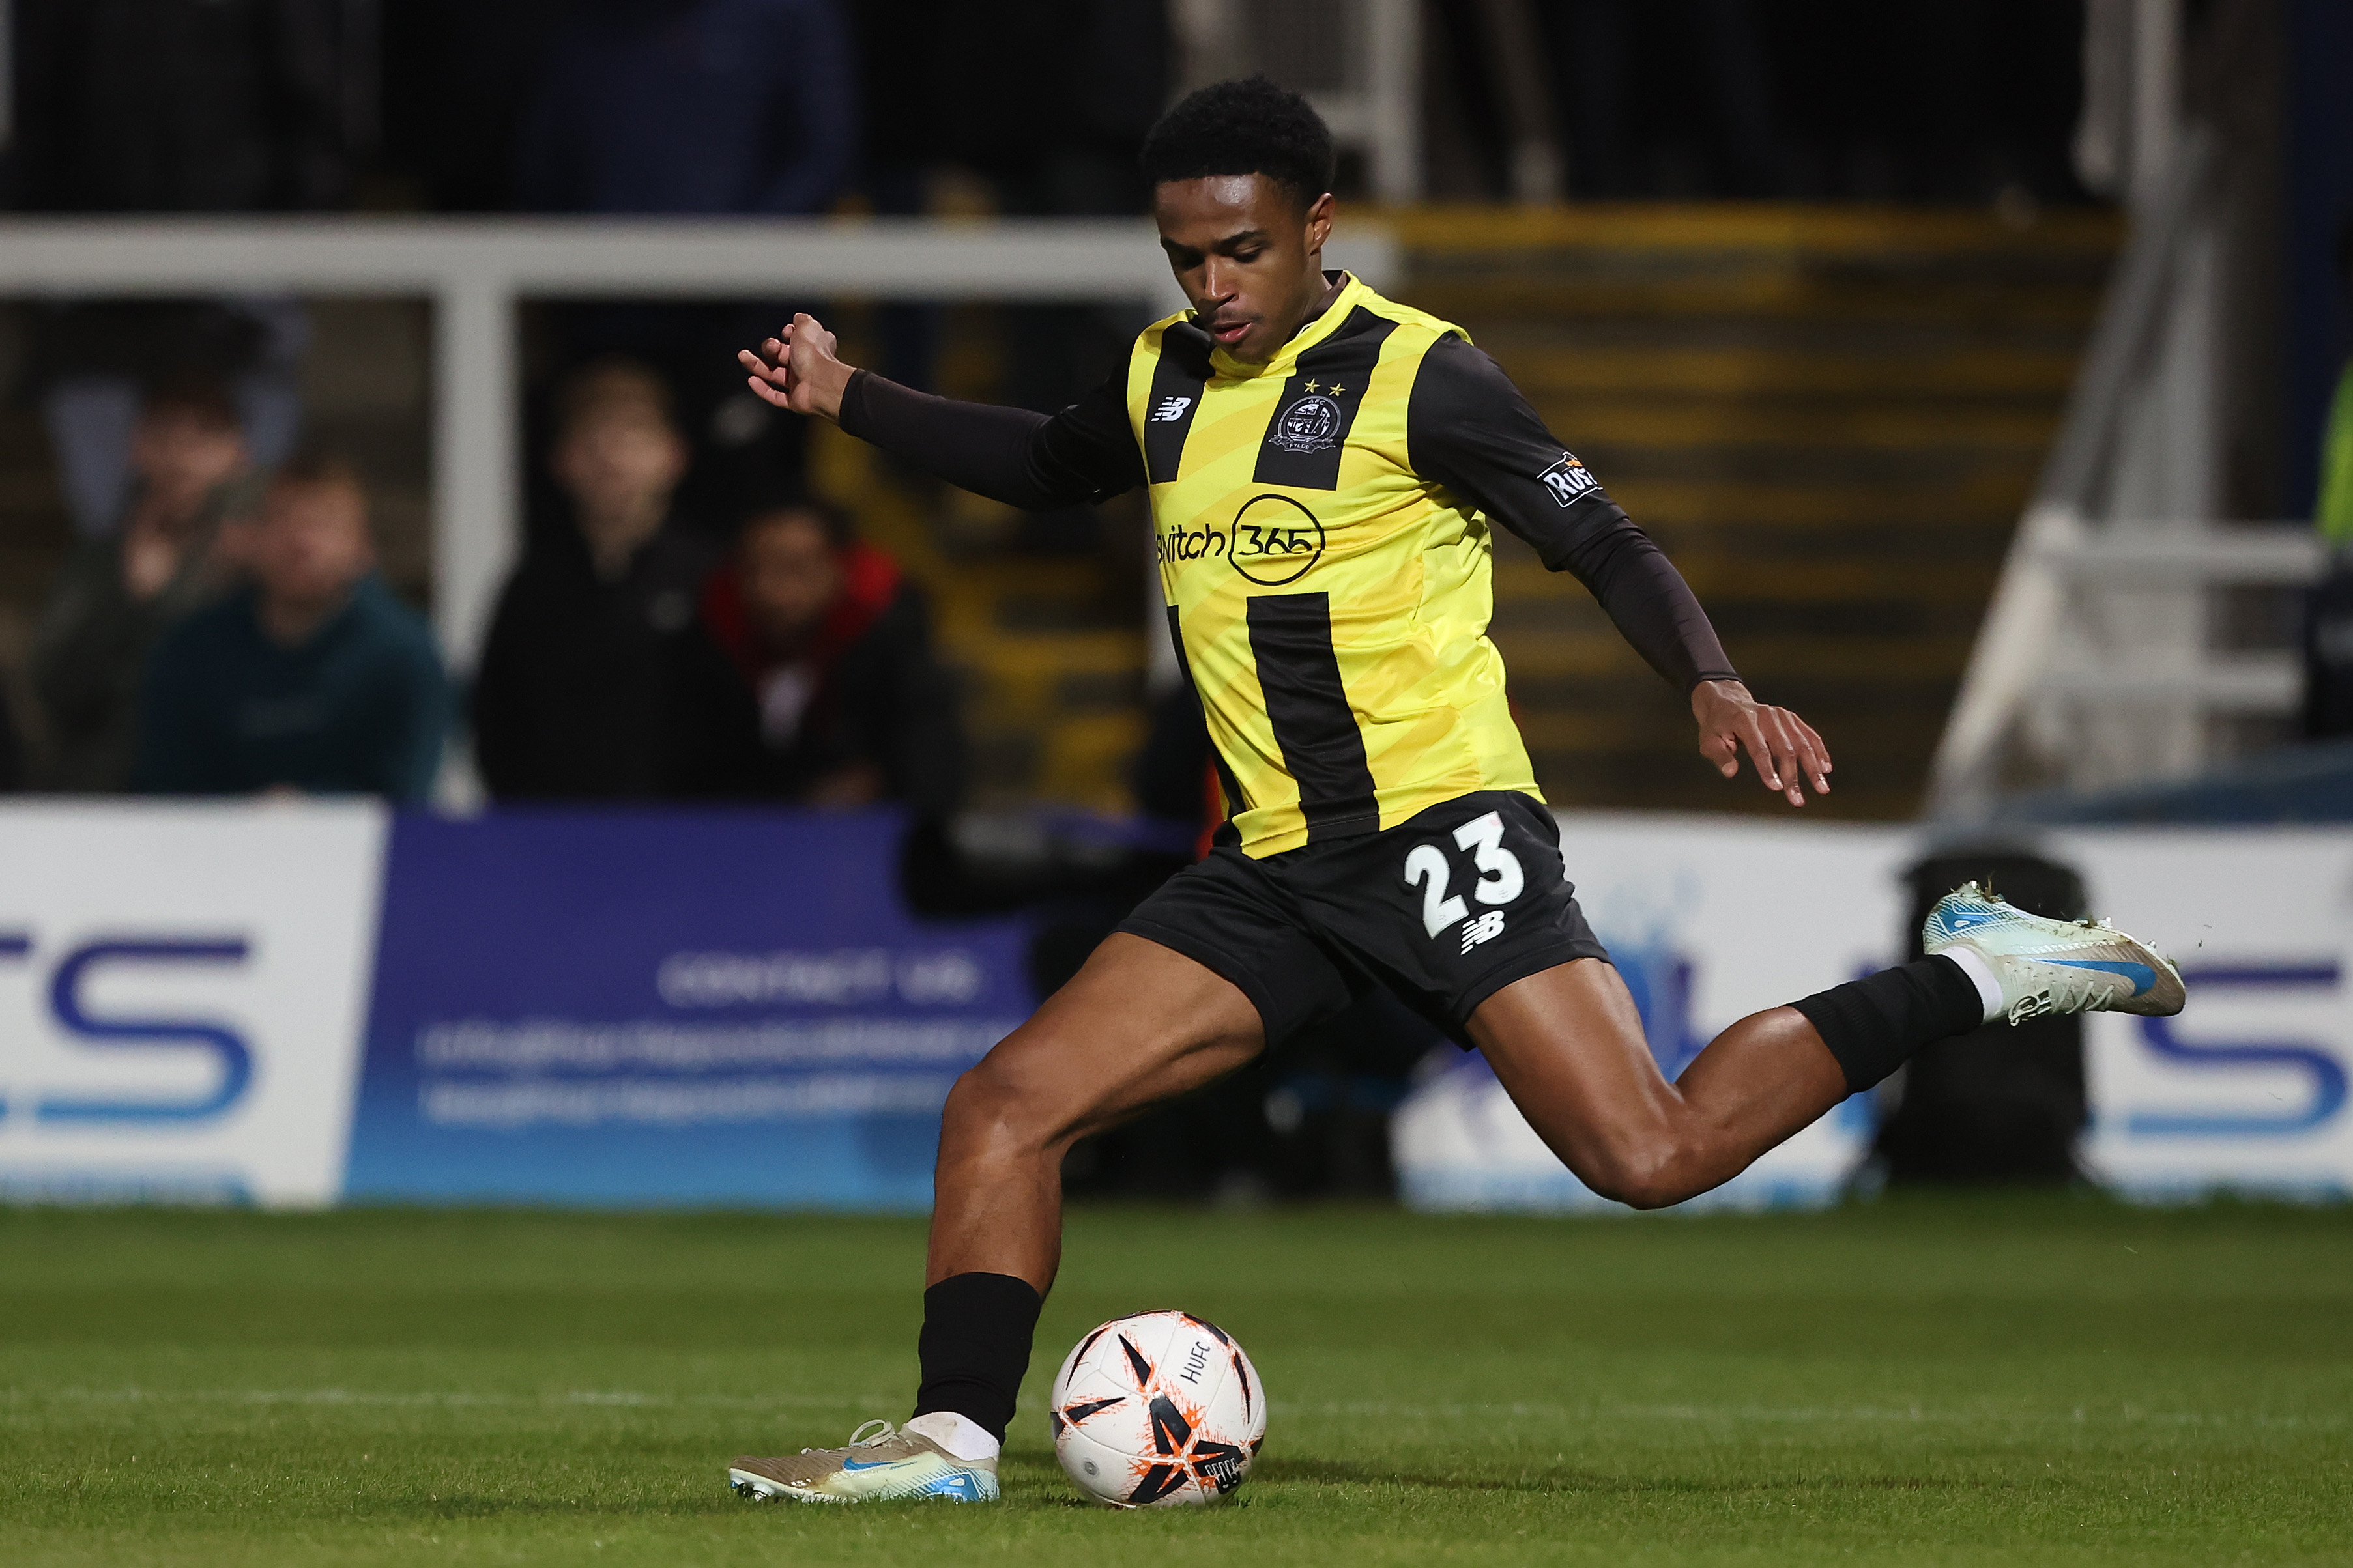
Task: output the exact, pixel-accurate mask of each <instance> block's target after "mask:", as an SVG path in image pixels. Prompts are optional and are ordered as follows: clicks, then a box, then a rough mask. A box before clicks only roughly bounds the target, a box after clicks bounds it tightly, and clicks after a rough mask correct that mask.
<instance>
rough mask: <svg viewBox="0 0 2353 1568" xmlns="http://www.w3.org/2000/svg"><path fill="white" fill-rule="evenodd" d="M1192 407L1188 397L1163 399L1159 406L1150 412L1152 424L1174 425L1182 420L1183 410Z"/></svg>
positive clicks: (1191, 401)
mask: <svg viewBox="0 0 2353 1568" xmlns="http://www.w3.org/2000/svg"><path fill="white" fill-rule="evenodd" d="M1192 406H1193V400H1192V399H1191V398H1189V397H1164V398H1162V399H1161V400H1160V403H1159V405H1158V406H1157V407H1155V408H1154V409H1153V411H1152V419H1153V423H1155V424H1156V425H1174V424H1176V421H1178V420H1179V419H1182V418H1184V417H1185V410H1187V408H1190V407H1192Z"/></svg>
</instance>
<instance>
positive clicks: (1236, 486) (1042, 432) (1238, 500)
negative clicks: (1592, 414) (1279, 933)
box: [842, 277, 1732, 857]
mask: <svg viewBox="0 0 2353 1568" xmlns="http://www.w3.org/2000/svg"><path fill="white" fill-rule="evenodd" d="M1335 283H1336V284H1337V285H1338V288H1337V292H1336V294H1335V297H1334V298H1333V299H1332V300H1331V302H1330V304H1329V305H1328V306H1327V307H1326V308H1325V309H1324V310H1322V311H1321V312H1320V313H1319V314H1317V315H1316V316H1315V317H1314V318H1313V319H1311V320H1310V321H1308V322H1306V323H1305V324H1304V325H1303V327H1301V329H1300V330H1299V331H1298V332H1297V333H1296V334H1294V335H1293V338H1292V339H1291V341H1290V342H1288V343H1286V344H1285V345H1284V346H1283V347H1282V350H1281V351H1280V352H1279V353H1276V354H1275V355H1274V356H1273V357H1272V358H1271V360H1269V361H1268V362H1267V363H1264V364H1245V363H1240V362H1238V361H1235V360H1233V359H1232V358H1230V357H1229V356H1228V355H1227V354H1226V353H1224V352H1223V351H1222V350H1219V349H1217V348H1215V347H1214V345H1213V344H1212V342H1211V341H1210V339H1209V337H1208V334H1207V333H1206V332H1204V331H1201V330H1200V329H1199V328H1198V326H1195V325H1194V324H1192V322H1191V321H1190V319H1189V318H1188V317H1186V316H1174V317H1170V318H1169V319H1168V320H1166V321H1160V322H1157V323H1155V324H1154V325H1153V326H1151V327H1149V328H1147V329H1145V331H1144V332H1143V333H1142V334H1141V335H1139V336H1138V337H1137V339H1136V341H1135V343H1134V347H1133V349H1132V350H1131V352H1130V353H1129V356H1128V360H1127V363H1126V364H1125V366H1124V368H1123V370H1122V371H1120V372H1119V373H1116V374H1113V376H1112V377H1111V378H1110V379H1109V380H1108V381H1106V383H1105V384H1103V386H1102V387H1100V388H1098V389H1097V390H1096V392H1095V393H1093V394H1092V395H1090V396H1089V397H1088V398H1087V399H1085V400H1082V402H1081V403H1079V404H1076V405H1072V406H1071V407H1070V408H1067V409H1065V410H1063V411H1062V412H1061V413H1060V414H1059V415H1055V416H1051V417H1050V418H1049V417H1047V416H1039V415H1034V414H1029V413H1025V412H1023V411H1020V410H1011V409H987V408H982V407H979V406H978V405H968V404H948V403H945V402H944V400H941V399H936V398H929V397H924V396H923V395H920V394H915V393H911V392H908V391H907V390H906V389H904V388H902V387H896V386H893V385H892V384H890V383H888V382H884V381H881V379H880V378H877V377H872V376H870V375H869V374H867V373H865V372H860V373H859V374H858V375H857V376H855V377H854V378H853V379H852V382H851V384H850V387H849V393H848V394H847V395H845V398H844V401H843V407H842V426H843V427H844V428H845V429H847V430H849V431H850V433H851V434H853V435H859V436H864V437H868V438H870V439H873V440H876V441H878V442H879V443H880V444H881V445H883V446H886V447H891V448H892V449H893V450H898V451H903V452H906V453H907V454H908V455H909V456H912V457H914V458H917V459H918V460H920V461H923V462H924V463H925V464H926V465H927V466H929V467H931V468H933V469H934V472H938V473H940V474H941V475H942V476H943V477H944V478H946V479H951V480H953V481H955V482H956V483H959V484H963V485H965V486H966V487H967V488H970V489H976V490H980V491H981V492H982V493H985V494H991V495H996V496H998V497H1000V498H1001V499H1004V500H1011V501H1014V502H1015V503H1016V504H1026V505H1032V506H1035V505H1044V504H1050V503H1054V502H1068V501H1071V500H1082V499H1086V500H1094V499H1101V498H1103V497H1104V496H1108V495H1111V494H1113V493H1116V492H1118V491H1120V490H1124V489H1131V488H1133V487H1134V486H1135V485H1136V484H1138V483H1142V484H1145V485H1146V486H1148V487H1149V493H1150V496H1151V503H1152V521H1153V532H1154V537H1155V542H1156V551H1157V554H1158V559H1159V563H1160V581H1161V586H1162V588H1163V591H1164V593H1165V595H1166V603H1167V613H1168V623H1169V628H1170V632H1171V634H1172V636H1173V637H1175V638H1176V647H1177V650H1178V653H1179V657H1180V658H1181V659H1182V661H1183V664H1184V666H1185V668H1186V671H1187V675H1188V677H1189V678H1190V679H1191V680H1192V682H1193V685H1194V688H1195V689H1196V690H1197V691H1198V694H1199V696H1200V700H1201V707H1202V710H1203V713H1204V716H1205V718H1206V719H1207V721H1208V731H1209V738H1210V741H1211V743H1212V745H1213V747H1214V749H1215V752H1216V755H1217V757H1218V759H1219V778H1220V781H1221V783H1222V785H1223V788H1224V792H1225V795H1226V801H1227V807H1228V810H1229V813H1230V815H1231V828H1232V830H1233V832H1234V833H1235V834H1236V835H1238V836H1239V840H1240V846H1241V847H1242V849H1243V850H1244V852H1245V853H1248V854H1250V855H1251V856H1254V857H1263V856H1267V855H1274V854H1280V853H1282V851H1284V850H1287V849H1292V848H1294V847H1298V846H1300V845H1302V844H1305V843H1308V842H1311V841H1314V840H1320V839H1324V838H1326V837H1345V836H1348V835H1353V834H1360V833H1371V832H1376V831H1378V830H1379V829H1381V828H1384V827H1389V826H1396V825H1397V824H1398V823H1399V822H1402V821H1404V820H1405V819H1406V818H1408V817H1409V816H1413V815H1415V814H1416V813H1417V812H1419V811H1422V810H1424V809H1426V808H1428V807H1430V806H1432V805H1439V804H1440V803H1441V802H1444V801H1448V800H1451V799H1454V798H1456V797H1458V796H1461V795H1469V794H1471V793H1472V792H1474V791H1478V790H1495V789H1503V790H1515V791H1519V792H1521V793H1524V794H1525V795H1531V796H1535V798H1537V799H1539V800H1541V799H1542V798H1543V796H1542V795H1541V794H1540V792H1539V791H1538V790H1537V787H1536V782H1535V773H1534V771H1533V769H1532V768H1531V766H1530V764H1529V761H1528V754H1527V750H1526V748H1525V745H1524V744H1523V743H1522V742H1521V739H1520V735H1519V731H1518V729H1517V727H1516V726H1515V725H1514V723H1513V721H1512V716H1511V711H1510V709H1509V707H1508V705H1507V702H1506V699H1505V695H1504V661H1503V657H1502V655H1501V654H1499V653H1498V652H1497V651H1496V648H1495V646H1494V644H1493V642H1491V641H1490V640H1489V639H1488V637H1487V624H1488V621H1489V619H1490V617H1491V615H1492V613H1493V587H1492V570H1491V568H1492V556H1493V542H1492V538H1491V535H1490V532H1489V527H1490V522H1491V520H1493V521H1502V522H1503V523H1504V525H1505V526H1507V527H1510V528H1511V529H1513V531H1514V532H1517V533H1519V534H1520V535H1521V536H1522V537H1524V538H1525V539H1527V540H1528V541H1529V542H1531V543H1532V544H1534V545H1535V547H1536V549H1537V551H1538V552H1539V553H1540V554H1541V555H1542V556H1543V558H1544V560H1545V562H1546V564H1547V565H1549V566H1552V567H1554V568H1555V569H1556V570H1563V569H1565V570H1569V571H1573V572H1575V573H1576V574H1577V576H1578V577H1579V578H1580V579H1581V580H1583V581H1584V582H1586V583H1587V584H1588V586H1590V587H1591V588H1593V590H1594V592H1595V594H1596V595H1597V597H1599V599H1600V600H1601V602H1602V603H1603V605H1604V606H1605V607H1606V608H1608V609H1609V612H1610V614H1611V616H1612V618H1613V619H1614V620H1616V621H1617V623H1618V625H1619V626H1620V628H1621V630H1623V631H1624V632H1625V633H1626V635H1627V637H1628V638H1629V640H1630V641H1631V642H1632V643H1633V644H1634V645H1635V647H1637V648H1638V649H1639V650H1640V651H1641V652H1642V654H1643V655H1644V657H1645V658H1649V659H1650V660H1651V663H1652V665H1653V666H1654V667H1655V668H1658V669H1659V670H1660V671H1661V673H1662V674H1663V675H1666V676H1667V677H1668V678H1669V679H1672V680H1675V681H1677V682H1678V683H1679V684H1681V685H1682V686H1683V687H1684V688H1686V689H1688V688H1689V687H1690V686H1691V685H1693V684H1695V683H1696V682H1697V681H1699V680H1701V679H1716V678H1730V677H1731V675H1732V670H1731V667H1730V665H1729V663H1728V661H1726V660H1725V657H1724V654H1723V650H1722V648H1721V647H1719V646H1718V645H1717V644H1716V641H1715V634H1714V632H1713V631H1712V630H1710V629H1709V627H1708V626H1707V621H1706V617H1705V616H1704V615H1703V614H1702V613H1701V612H1700V610H1699V606H1698V605H1697V603H1696V602H1695V601H1694V600H1693V599H1692V596H1691V594H1690V591H1689V589H1688V588H1686V587H1685V586H1684V585H1683V580H1682V578H1681V576H1680V575H1679V574H1676V573H1675V571H1674V569H1673V567H1672V565H1670V564H1669V563H1667V561H1666V559H1665V558H1664V557H1663V556H1662V555H1661V554H1660V553H1659V552H1658V551H1657V549H1656V548H1655V547H1654V546H1653V545H1651V542H1650V541H1649V540H1648V539H1647V538H1646V537H1645V536H1644V535H1643V534H1642V533H1641V530H1639V529H1637V528H1635V527H1634V526H1633V525H1632V524H1631V523H1630V521H1627V519H1626V516H1625V513H1624V512H1623V511H1621V510H1619V508H1618V507H1617V506H1616V504H1615V503H1614V502H1612V501H1611V500H1609V496H1608V495H1607V494H1606V493H1605V492H1604V491H1603V489H1601V487H1600V485H1599V483H1598V482H1597V481H1596V480H1595V479H1594V477H1593V476H1592V474H1591V473H1589V472H1588V470H1587V469H1586V468H1585V467H1584V465H1583V464H1582V463H1580V462H1579V461H1578V460H1577V458H1575V457H1573V456H1572V455H1570V453H1569V452H1568V451H1567V449H1566V448H1564V447H1562V446H1561V445H1560V443H1559V442H1558V441H1556V439H1554V438H1553V437H1552V436H1551V435H1550V433H1549V432H1547V431H1546V429H1545V427H1544V425H1543V422H1542V421H1541V420H1540V419H1538V418H1537V417H1536V416H1535V412H1534V411H1533V410H1532V409H1530V408H1529V407H1528V405H1527V403H1526V400H1525V398H1523V397H1522V396H1521V395H1519V393H1518V391H1517V389H1516V388H1514V386H1513V385H1512V384H1511V382H1510V381H1509V380H1508V379H1507V378H1506V377H1505V376H1504V374H1503V373H1502V372H1501V371H1500V370H1499V369H1497V368H1496V366H1495V364H1494V363H1493V361H1492V360H1490V359H1488V358H1487V356H1486V355H1485V354H1483V353H1480V352H1479V351H1478V350H1476V349H1475V348H1473V347H1472V346H1471V343H1470V340H1469V337H1468V335H1467V334H1466V333H1464V332H1463V331H1462V330H1461V328H1459V327H1456V326H1453V325H1452V324H1451V323H1449V322H1446V321H1440V320H1439V319H1438V318H1436V317H1434V316H1431V315H1429V314H1427V313H1425V312H1423V311H1420V310H1414V309H1412V308H1411V307H1409V306H1405V305H1400V304H1398V303H1397V302H1395V301H1394V300H1387V299H1384V298H1383V297H1382V296H1380V295H1379V294H1377V293H1376V292H1374V291H1373V290H1372V289H1369V288H1367V287H1366V286H1365V285H1364V284H1363V283H1362V282H1361V281H1359V280H1357V279H1352V278H1341V277H1335Z"/></svg>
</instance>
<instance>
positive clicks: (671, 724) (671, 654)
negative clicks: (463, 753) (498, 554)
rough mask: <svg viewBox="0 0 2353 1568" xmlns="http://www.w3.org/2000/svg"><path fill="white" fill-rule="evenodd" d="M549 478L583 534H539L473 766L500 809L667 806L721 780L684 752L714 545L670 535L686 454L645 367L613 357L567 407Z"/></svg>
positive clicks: (501, 640)
mask: <svg viewBox="0 0 2353 1568" xmlns="http://www.w3.org/2000/svg"><path fill="white" fill-rule="evenodd" d="M556 423H557V427H556V436H555V443H554V450H553V452H552V453H551V455H550V458H549V464H548V466H549V468H550V470H551V471H552V472H553V474H554V479H555V482H556V486H557V488H558V489H559V490H561V491H562V492H563V494H564V496H565V500H566V501H567V502H568V510H569V512H570V519H569V524H570V525H569V526H566V527H561V528H554V529H549V530H546V531H543V532H541V533H539V534H537V535H535V536H534V537H533V540H532V542H531V544H530V546H529V548H528V549H527V550H526V552H524V555H523V560H522V564H521V565H520V566H518V567H517V568H516V569H515V574H514V575H513V576H512V578H511V579H509V581H508V583H507V585H506V590H505V592H504V593H503V594H501V595H500V598H499V607H498V614H497V616H495V617H494V618H493V620H492V621H491V635H490V640H489V641H488V642H487V643H486V644H485V645H484V647H483V650H482V665H481V670H480V675H479V676H478V677H477V678H476V680H475V685H474V701H473V728H474V757H475V761H476V763H477V764H478V765H479V766H480V770H481V774H482V781H483V783H484V784H486V785H487V786H488V787H489V789H490V792H491V795H493V796H494V797H496V798H497V799H500V800H509V801H512V800H551V799H600V798H601V799H641V800H642V799H655V798H659V797H661V796H664V795H671V794H674V793H678V792H679V791H680V790H681V789H684V788H687V787H689V786H688V785H687V784H682V783H681V777H682V776H688V775H692V776H708V774H709V773H710V770H709V769H708V768H707V767H705V766H703V765H702V764H701V763H697V762H696V761H695V760H694V759H692V758H691V757H690V756H689V755H688V754H687V753H686V752H684V751H683V750H682V749H681V748H682V745H683V741H682V738H681V728H682V727H684V728H685V729H688V730H691V731H695V732H700V731H702V730H703V729H704V728H705V727H704V726H702V725H699V724H690V723H688V721H684V720H682V719H681V716H680V715H679V714H678V712H677V710H676V698H677V694H678V691H679V688H680V677H679V674H678V665H679V661H680V660H681V658H687V657H690V655H689V653H688V645H689V644H690V643H691V640H693V639H692V638H691V637H690V634H691V632H692V628H693V625H694V603H695V595H696V593H697V592H698V591H699V589H700V588H701V586H702V579H703V577H704V575H705V574H707V573H708V571H709V570H710V566H711V563H712V550H711V547H710V546H709V545H707V544H704V543H703V542H701V541H699V540H696V539H694V538H693V537H691V535H688V534H685V533H682V532H681V531H679V530H677V529H676V528H673V527H670V526H668V525H669V523H670V505H671V500H672V497H673V496H674V495H675V493H676V491H677V489H678V485H679V481H680V479H682V478H683V477H684V475H685V473H686V468H687V447H686V442H685V439H684V438H683V437H681V435H680V434H679V430H678V426H677V425H676V424H675V422H674V421H673V420H672V418H671V415H670V394H669V390H668V388H667V387H665V386H664V385H663V384H662V383H661V382H660V380H659V378H657V377H656V376H655V375H653V374H652V373H651V372H649V371H648V370H647V369H646V368H645V367H644V366H642V365H638V364H635V363H630V362H628V361H624V360H606V361H602V362H599V363H596V364H593V365H591V366H589V367H588V368H587V369H586V371H583V372H582V373H581V374H578V375H577V376H575V378H574V379H573V380H572V381H571V382H570V383H568V384H566V385H565V387H564V388H563V389H562V390H561V393H560V395H559V396H558V399H557V408H556Z"/></svg>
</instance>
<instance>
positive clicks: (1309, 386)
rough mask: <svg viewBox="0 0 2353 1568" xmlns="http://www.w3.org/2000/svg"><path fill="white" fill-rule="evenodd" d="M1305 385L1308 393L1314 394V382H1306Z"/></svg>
mask: <svg viewBox="0 0 2353 1568" xmlns="http://www.w3.org/2000/svg"><path fill="white" fill-rule="evenodd" d="M1306 385H1307V390H1308V391H1310V392H1314V391H1315V390H1316V386H1315V384H1314V382H1312V381H1311V382H1308V383H1307V384H1306Z"/></svg>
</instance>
